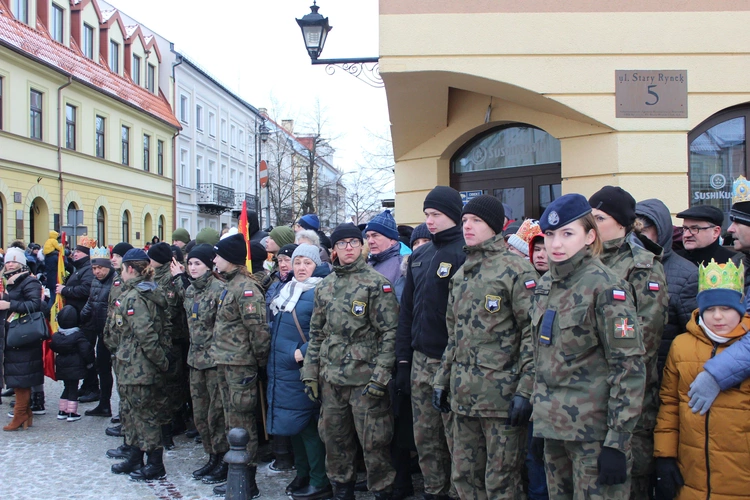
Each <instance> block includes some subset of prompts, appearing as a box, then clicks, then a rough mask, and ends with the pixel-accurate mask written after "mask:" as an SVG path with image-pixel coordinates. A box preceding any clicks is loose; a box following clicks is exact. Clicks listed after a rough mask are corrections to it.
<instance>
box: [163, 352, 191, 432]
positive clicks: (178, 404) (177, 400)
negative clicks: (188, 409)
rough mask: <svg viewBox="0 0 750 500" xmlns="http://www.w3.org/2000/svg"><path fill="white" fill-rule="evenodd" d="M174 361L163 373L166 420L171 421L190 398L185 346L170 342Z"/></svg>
mask: <svg viewBox="0 0 750 500" xmlns="http://www.w3.org/2000/svg"><path fill="white" fill-rule="evenodd" d="M170 349H171V352H172V355H173V356H174V357H175V361H174V363H173V364H172V366H171V367H170V370H169V371H168V372H167V373H166V375H165V390H166V391H167V401H168V403H167V408H166V409H165V412H166V414H167V415H168V418H167V422H171V421H172V419H173V418H174V416H175V414H176V413H179V412H180V411H182V410H184V409H185V405H186V404H187V402H188V400H189V398H190V381H189V378H190V376H189V373H188V371H187V365H186V364H185V355H186V354H187V346H186V345H184V344H177V343H175V344H172V347H171V348H170Z"/></svg>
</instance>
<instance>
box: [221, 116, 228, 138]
mask: <svg viewBox="0 0 750 500" xmlns="http://www.w3.org/2000/svg"><path fill="white" fill-rule="evenodd" d="M221 142H227V121H226V120H225V119H224V118H222V119H221Z"/></svg>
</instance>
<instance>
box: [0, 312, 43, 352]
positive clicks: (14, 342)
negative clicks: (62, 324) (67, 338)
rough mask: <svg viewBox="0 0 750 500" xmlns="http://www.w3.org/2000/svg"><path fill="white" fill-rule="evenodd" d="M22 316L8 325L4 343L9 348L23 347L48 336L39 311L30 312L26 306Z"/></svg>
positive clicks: (41, 313)
mask: <svg viewBox="0 0 750 500" xmlns="http://www.w3.org/2000/svg"><path fill="white" fill-rule="evenodd" d="M26 312H27V314H25V315H24V316H21V317H18V318H16V319H14V320H13V321H11V322H10V324H9V325H8V333H7V335H6V336H5V345H6V346H8V347H11V348H17V347H23V346H26V345H29V344H33V343H34V342H39V341H42V340H45V339H48V338H49V337H50V335H49V329H48V328H47V321H46V320H45V318H44V313H43V312H41V311H38V312H30V311H29V308H28V306H27V307H26Z"/></svg>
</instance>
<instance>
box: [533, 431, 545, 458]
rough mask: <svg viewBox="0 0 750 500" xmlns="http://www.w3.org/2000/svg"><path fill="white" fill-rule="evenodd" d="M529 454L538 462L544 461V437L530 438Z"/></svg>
mask: <svg viewBox="0 0 750 500" xmlns="http://www.w3.org/2000/svg"><path fill="white" fill-rule="evenodd" d="M531 456H532V457H534V460H536V461H537V462H538V463H540V464H543V463H544V438H538V437H533V438H531Z"/></svg>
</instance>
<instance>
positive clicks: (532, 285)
mask: <svg viewBox="0 0 750 500" xmlns="http://www.w3.org/2000/svg"><path fill="white" fill-rule="evenodd" d="M524 286H526V289H527V290H531V289H532V288H536V281H534V280H529V281H527V282H525V283H524Z"/></svg>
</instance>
